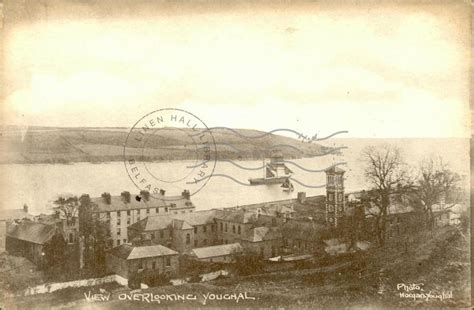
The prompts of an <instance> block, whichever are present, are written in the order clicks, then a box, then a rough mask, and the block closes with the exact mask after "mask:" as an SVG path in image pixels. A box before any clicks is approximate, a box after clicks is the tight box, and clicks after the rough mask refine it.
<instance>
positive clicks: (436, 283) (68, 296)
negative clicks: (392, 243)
mask: <svg viewBox="0 0 474 310" xmlns="http://www.w3.org/2000/svg"><path fill="white" fill-rule="evenodd" d="M418 237H419V242H418V243H417V244H414V245H413V246H412V247H410V248H409V249H408V251H407V252H405V251H399V250H398V249H396V248H391V247H387V248H384V249H383V250H380V249H377V250H374V251H372V252H371V253H368V254H366V255H364V256H362V257H360V258H359V260H356V261H352V262H351V264H348V263H344V262H343V263H337V264H335V265H332V266H328V267H324V268H314V269H303V270H293V271H285V272H275V273H268V274H261V275H253V276H246V277H236V278H235V277H231V278H225V279H219V280H215V281H211V282H207V283H190V284H185V285H181V286H163V287H155V288H150V289H146V290H141V291H140V292H139V293H144V294H153V295H155V296H156V295H163V294H168V295H170V294H193V295H195V296H197V300H186V301H161V303H160V305H162V306H167V307H169V306H172V307H177V308H183V309H189V308H199V307H204V302H205V301H206V299H205V298H204V295H206V294H208V293H212V294H216V295H219V294H232V293H236V294H239V293H243V294H244V293H245V292H247V294H248V296H250V297H252V298H255V299H241V300H239V302H238V303H237V302H236V300H207V302H206V307H211V308H212V307H226V308H229V307H232V308H234V307H237V308H249V307H258V308H270V307H273V308H274V307H282V308H295V307H296V308H311V309H341V308H351V309H352V308H365V309H367V308H371V309H383V308H388V307H390V308H394V307H403V308H412V307H428V308H440V307H447V308H460V307H467V306H469V305H470V282H469V277H470V255H469V238H468V236H467V235H465V234H463V233H461V232H460V231H459V230H458V229H453V228H449V229H442V230H439V231H437V232H435V233H434V235H433V236H431V234H430V233H429V232H425V233H421V234H420V235H419V236H418ZM433 237H434V238H433ZM399 283H405V284H410V283H423V285H424V289H425V292H428V291H431V292H433V293H438V292H442V291H452V296H453V298H452V299H444V300H442V301H440V300H437V299H430V300H412V299H407V298H401V297H400V290H399V289H397V284H399ZM89 291H95V292H98V288H92V289H91V288H81V289H73V290H67V291H58V292H55V293H53V294H43V295H37V296H32V297H22V298H18V299H16V300H14V301H13V300H10V301H9V302H10V304H14V305H15V306H16V307H17V308H19V309H33V308H35V309H50V308H52V307H56V306H63V307H64V306H66V308H79V309H154V308H156V307H158V302H156V301H155V302H148V301H146V300H145V301H144V300H140V301H137V300H119V296H122V297H123V296H125V295H121V294H131V293H130V290H128V289H126V288H117V289H115V290H113V289H111V290H110V292H111V294H112V295H111V298H110V300H109V301H107V302H102V301H96V302H93V303H90V302H88V301H86V299H85V297H84V293H85V294H87V293H88V292H89Z"/></svg>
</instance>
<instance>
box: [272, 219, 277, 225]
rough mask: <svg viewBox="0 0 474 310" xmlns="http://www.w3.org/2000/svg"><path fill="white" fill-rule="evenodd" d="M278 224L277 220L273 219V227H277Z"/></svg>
mask: <svg viewBox="0 0 474 310" xmlns="http://www.w3.org/2000/svg"><path fill="white" fill-rule="evenodd" d="M276 224H277V220H276V218H274V217H272V225H273V226H276Z"/></svg>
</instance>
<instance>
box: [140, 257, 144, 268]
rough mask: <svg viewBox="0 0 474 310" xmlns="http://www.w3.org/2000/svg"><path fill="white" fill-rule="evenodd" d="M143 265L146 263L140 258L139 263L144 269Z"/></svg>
mask: <svg viewBox="0 0 474 310" xmlns="http://www.w3.org/2000/svg"><path fill="white" fill-rule="evenodd" d="M143 265H144V264H143V260H142V259H140V265H139V266H140V269H143Z"/></svg>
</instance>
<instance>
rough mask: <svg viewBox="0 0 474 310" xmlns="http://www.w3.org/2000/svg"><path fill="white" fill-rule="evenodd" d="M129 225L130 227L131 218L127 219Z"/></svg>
mask: <svg viewBox="0 0 474 310" xmlns="http://www.w3.org/2000/svg"><path fill="white" fill-rule="evenodd" d="M127 225H130V218H129V217H128V218H127Z"/></svg>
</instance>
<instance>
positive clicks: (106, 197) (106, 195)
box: [102, 193, 112, 205]
mask: <svg viewBox="0 0 474 310" xmlns="http://www.w3.org/2000/svg"><path fill="white" fill-rule="evenodd" d="M102 199H104V202H105V203H106V204H108V205H109V204H110V202H111V200H112V198H111V197H110V193H102Z"/></svg>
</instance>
